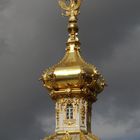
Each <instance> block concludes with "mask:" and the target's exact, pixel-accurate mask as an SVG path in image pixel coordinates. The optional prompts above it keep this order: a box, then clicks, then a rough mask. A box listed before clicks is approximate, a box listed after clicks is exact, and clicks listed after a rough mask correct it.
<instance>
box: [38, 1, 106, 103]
mask: <svg viewBox="0 0 140 140" xmlns="http://www.w3.org/2000/svg"><path fill="white" fill-rule="evenodd" d="M61 2H63V1H60V6H61V7H62V8H63V9H64V8H65V10H66V16H69V17H70V18H69V24H68V32H69V39H68V41H67V49H66V53H65V56H64V57H63V59H62V60H61V61H60V62H59V63H58V64H56V65H54V66H52V67H51V68H49V69H47V70H45V71H44V73H43V74H42V78H41V80H42V81H43V84H44V87H46V88H47V89H48V90H49V91H50V95H51V97H52V98H53V99H56V98H59V97H62V96H69V95H71V96H76V95H78V96H79V95H80V96H83V97H85V96H86V97H87V98H89V99H91V100H92V101H96V97H97V94H99V93H100V92H101V91H102V90H103V89H104V86H105V81H104V79H103V77H102V75H101V74H100V73H99V71H98V70H97V69H96V67H95V66H94V65H91V64H88V63H86V62H85V61H84V59H83V58H82V57H81V56H80V42H79V39H78V26H77V15H78V14H79V7H78V5H79V6H80V3H74V4H75V5H76V6H71V7H70V8H71V9H69V8H67V9H66V7H63V6H64V3H63V4H62V3H61ZM72 4H73V3H72ZM65 6H66V5H65ZM67 7H68V6H67Z"/></svg>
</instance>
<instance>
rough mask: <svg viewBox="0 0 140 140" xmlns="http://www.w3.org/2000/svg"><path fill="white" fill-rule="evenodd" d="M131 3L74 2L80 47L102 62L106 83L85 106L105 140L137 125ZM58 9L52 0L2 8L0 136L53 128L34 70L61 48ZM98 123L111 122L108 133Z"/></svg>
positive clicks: (134, 6)
mask: <svg viewBox="0 0 140 140" xmlns="http://www.w3.org/2000/svg"><path fill="white" fill-rule="evenodd" d="M2 5H3V4H1V7H2ZM3 7H4V5H3ZM5 7H6V1H5ZM139 7H140V2H139V1H137V0H133V1H132V0H123V1H121V0H118V1H112V0H107V1H104V0H98V1H97V0H95V1H90V0H87V1H84V3H83V6H82V9H81V15H80V19H79V26H80V39H81V42H82V46H81V49H82V54H83V56H84V57H85V58H86V59H87V60H88V61H90V62H91V63H94V64H95V65H97V67H99V69H101V70H102V73H103V75H105V77H106V79H107V82H108V85H109V86H108V87H107V88H106V89H105V91H104V93H103V94H102V95H100V96H99V100H98V102H97V103H96V104H95V105H94V106H93V108H94V115H95V119H94V117H93V119H94V123H95V128H94V129H95V132H96V133H97V134H99V135H101V137H102V139H103V140H105V138H106V135H107V134H108V135H109V136H110V137H108V140H109V139H110V140H112V139H115V137H117V135H120V137H121V138H120V139H122V138H123V139H126V138H127V134H126V132H127V131H128V132H130V131H131V130H133V129H134V130H136V129H139V122H138V123H136V120H137V117H138V116H139V114H138V113H137V111H138V110H139V107H140V104H139V94H138V93H139V85H138V84H139V79H138V72H139V68H140V66H139V64H138V60H139V45H140V42H139V37H140V31H139V25H140V19H139V17H140V8H139ZM60 12H61V10H60V9H59V7H58V5H57V2H56V1H44V0H40V1H38V0H28V1H23V0H13V1H12V4H11V7H10V6H8V1H7V8H5V9H4V8H3V10H2V13H1V15H0V31H1V30H2V32H0V37H1V38H2V41H1V43H0V44H1V45H0V46H1V48H0V54H3V55H1V57H0V69H1V70H0V79H1V80H0V87H1V88H0V95H1V98H0V103H1V105H0V110H1V111H2V113H1V115H0V124H1V127H0V132H1V133H0V139H3V140H11V139H12V140H31V139H34V140H38V139H40V138H42V137H43V136H44V135H45V134H46V133H47V134H48V133H52V132H53V130H52V129H53V128H54V123H53V122H54V118H53V117H54V105H53V102H52V101H51V99H50V98H49V96H48V95H47V91H46V90H45V89H44V88H43V87H42V86H41V83H40V82H39V81H38V78H39V77H40V75H41V72H42V71H43V70H44V69H45V68H46V67H48V66H50V65H52V64H55V63H57V61H58V60H60V58H61V57H62V56H63V55H64V48H65V44H64V42H65V41H66V39H67V32H66V27H67V25H66V21H67V20H66V19H65V18H63V17H61V14H60ZM5 39H7V40H8V43H7V41H6V40H5ZM7 45H8V47H7ZM5 49H6V51H9V52H10V53H4V52H5ZM58 50H59V51H58ZM52 116H53V117H52ZM98 116H100V117H99V118H98ZM45 118H46V119H45ZM50 118H52V119H51V120H50ZM103 118H104V119H103ZM49 121H50V124H49ZM129 121H132V123H131V125H130V124H129ZM99 122H100V123H101V125H100V124H99ZM119 123H121V125H118V124H119ZM102 124H104V125H105V126H108V128H113V127H114V126H117V127H116V129H115V128H114V129H113V130H112V131H111V132H112V133H113V134H114V138H112V135H111V134H110V133H111V132H110V133H109V131H107V130H106V131H105V130H104V129H103V128H104V127H103V126H102ZM50 125H52V127H50ZM48 128H51V129H48ZM96 128H97V129H96ZM100 130H102V131H100ZM120 130H122V132H123V133H121V134H120ZM45 131H47V132H45ZM104 131H105V132H104ZM114 131H116V133H114ZM100 132H101V133H100ZM7 133H8V135H7ZM133 135H134V132H133V133H131V136H133ZM131 136H129V137H131ZM138 137H140V136H138ZM118 139H119V138H118Z"/></svg>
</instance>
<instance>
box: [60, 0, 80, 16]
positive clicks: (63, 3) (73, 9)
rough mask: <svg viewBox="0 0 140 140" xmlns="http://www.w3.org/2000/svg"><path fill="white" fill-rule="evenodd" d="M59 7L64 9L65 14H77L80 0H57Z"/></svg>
mask: <svg viewBox="0 0 140 140" xmlns="http://www.w3.org/2000/svg"><path fill="white" fill-rule="evenodd" d="M59 5H60V7H61V8H62V9H63V10H65V11H66V12H65V14H64V13H63V15H65V16H77V15H78V14H79V13H80V11H79V9H80V6H81V0H59Z"/></svg>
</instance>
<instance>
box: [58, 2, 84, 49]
mask: <svg viewBox="0 0 140 140" xmlns="http://www.w3.org/2000/svg"><path fill="white" fill-rule="evenodd" d="M59 5H60V7H61V8H62V10H63V11H64V12H65V13H64V12H63V13H62V15H64V16H68V17H69V23H68V32H69V38H68V41H67V49H70V50H73V49H74V48H75V49H79V46H80V42H79V38H78V26H77V16H78V15H79V13H80V10H79V9H80V6H81V0H59Z"/></svg>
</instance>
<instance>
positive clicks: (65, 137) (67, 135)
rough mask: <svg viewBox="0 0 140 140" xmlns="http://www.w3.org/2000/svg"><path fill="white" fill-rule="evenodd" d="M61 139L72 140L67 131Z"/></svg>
mask: <svg viewBox="0 0 140 140" xmlns="http://www.w3.org/2000/svg"><path fill="white" fill-rule="evenodd" d="M61 140H72V137H71V135H70V134H69V132H68V131H67V132H66V134H65V135H64V137H63V138H62V139H61Z"/></svg>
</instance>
